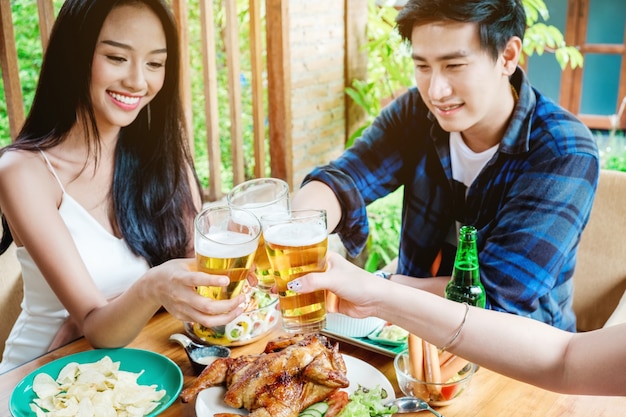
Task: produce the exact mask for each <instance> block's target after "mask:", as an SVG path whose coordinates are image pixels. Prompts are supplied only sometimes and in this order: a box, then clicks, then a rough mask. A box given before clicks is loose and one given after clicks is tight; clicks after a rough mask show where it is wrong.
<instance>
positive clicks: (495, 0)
mask: <svg viewBox="0 0 626 417" xmlns="http://www.w3.org/2000/svg"><path fill="white" fill-rule="evenodd" d="M440 21H456V22H468V23H476V24H477V25H478V35H479V37H480V46H481V48H482V49H484V50H485V51H487V52H488V53H489V54H490V55H491V56H492V57H493V58H494V59H497V57H498V55H499V53H500V52H502V51H503V50H504V47H505V46H506V44H507V42H508V41H509V39H511V37H513V36H517V37H518V38H520V39H522V40H523V39H524V32H525V31H526V12H525V11H524V6H523V5H522V0H409V1H408V2H407V3H406V5H405V6H404V7H403V8H402V10H400V13H398V16H397V17H396V23H397V29H398V32H399V33H400V36H402V38H403V39H404V40H405V41H407V42H411V33H412V32H413V27H415V26H419V25H423V24H426V23H433V22H440Z"/></svg>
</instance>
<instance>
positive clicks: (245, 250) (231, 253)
mask: <svg viewBox="0 0 626 417" xmlns="http://www.w3.org/2000/svg"><path fill="white" fill-rule="evenodd" d="M257 245H258V240H257V239H252V240H251V236H250V235H247V234H245V233H237V232H233V231H230V230H225V231H220V232H216V233H214V234H211V235H210V237H209V238H206V237H204V238H199V239H196V252H198V253H199V254H201V255H204V256H207V257H212V258H224V259H225V258H239V257H242V256H247V255H249V254H251V253H252V252H254V251H255V250H256V247H257Z"/></svg>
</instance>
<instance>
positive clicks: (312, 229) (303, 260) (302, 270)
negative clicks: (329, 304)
mask: <svg viewBox="0 0 626 417" xmlns="http://www.w3.org/2000/svg"><path fill="white" fill-rule="evenodd" d="M261 224H262V225H263V236H264V238H265V248H266V250H267V255H268V257H269V260H270V264H271V265H272V269H273V271H274V280H275V281H276V288H277V289H278V296H279V299H280V302H279V306H280V312H281V315H282V319H283V328H284V329H285V331H287V332H289V333H309V332H316V331H320V330H322V329H323V328H324V327H325V326H326V293H325V291H324V290H320V291H314V292H311V293H307V294H297V293H295V292H293V291H290V290H289V289H287V283H288V282H289V281H292V280H294V279H296V278H298V277H300V276H302V275H305V274H308V273H309V272H321V271H325V270H326V252H327V250H328V231H327V230H326V227H327V226H326V210H292V211H290V212H289V213H286V214H285V213H283V214H272V215H266V216H262V217H261Z"/></svg>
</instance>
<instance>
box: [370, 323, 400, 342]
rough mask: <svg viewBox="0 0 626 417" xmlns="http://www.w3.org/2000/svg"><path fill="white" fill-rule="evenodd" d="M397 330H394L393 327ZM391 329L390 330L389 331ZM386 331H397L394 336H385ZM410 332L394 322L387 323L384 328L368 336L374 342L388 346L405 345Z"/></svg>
mask: <svg viewBox="0 0 626 417" xmlns="http://www.w3.org/2000/svg"><path fill="white" fill-rule="evenodd" d="M394 328H395V329H396V330H392V329H394ZM388 330H390V331H388ZM386 333H395V334H394V337H393V338H391V337H388V336H385V334H386ZM408 335H409V334H408V332H407V331H406V330H404V329H401V328H400V327H398V326H394V325H393V324H387V325H385V326H383V327H382V328H380V329H378V330H376V331H374V332H372V333H370V334H368V335H367V338H368V339H370V340H373V341H374V342H377V343H380V344H382V345H388V346H404V345H405V344H406V342H407V340H408V337H409V336H408Z"/></svg>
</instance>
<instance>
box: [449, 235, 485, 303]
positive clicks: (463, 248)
mask: <svg viewBox="0 0 626 417" xmlns="http://www.w3.org/2000/svg"><path fill="white" fill-rule="evenodd" d="M445 296H446V298H447V299H448V300H454V301H458V302H459V303H467V304H469V305H472V306H476V307H481V308H485V300H486V298H485V287H483V284H482V283H481V282H480V269H479V267H478V248H477V247H476V228H475V227H474V226H462V227H461V231H460V234H459V246H458V247H457V249H456V258H455V259H454V269H453V270H452V278H451V279H450V282H448V285H447V286H446V292H445Z"/></svg>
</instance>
